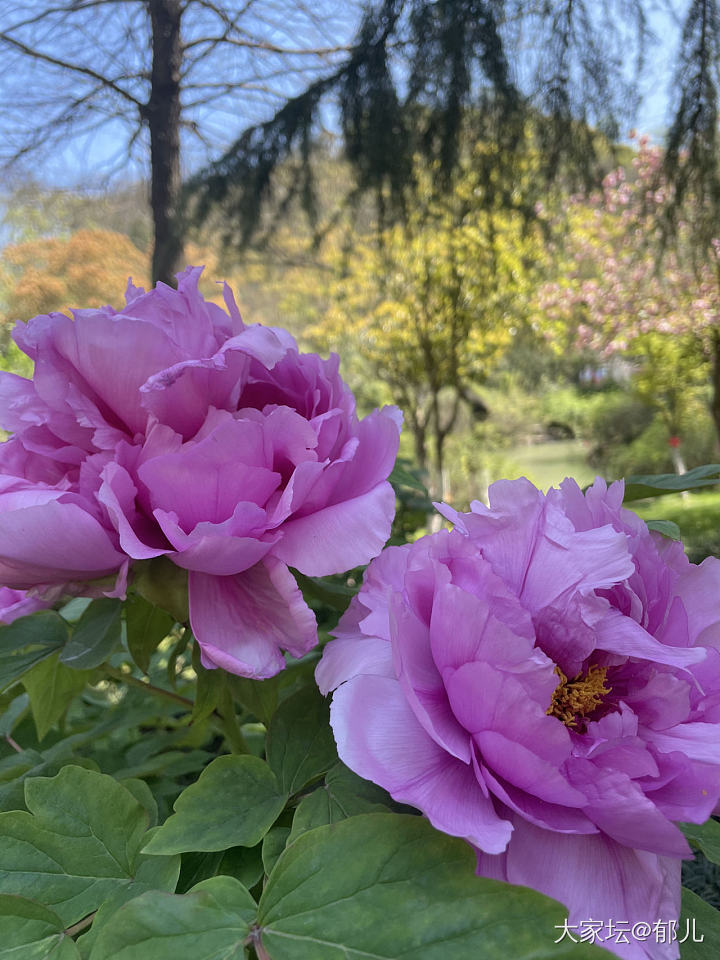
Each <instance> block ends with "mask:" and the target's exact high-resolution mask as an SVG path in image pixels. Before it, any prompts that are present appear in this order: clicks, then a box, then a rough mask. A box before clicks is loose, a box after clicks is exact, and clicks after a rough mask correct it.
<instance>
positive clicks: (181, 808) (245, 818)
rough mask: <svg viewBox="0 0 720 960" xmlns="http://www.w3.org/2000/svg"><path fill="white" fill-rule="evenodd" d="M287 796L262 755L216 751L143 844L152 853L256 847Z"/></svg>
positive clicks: (147, 851) (283, 804)
mask: <svg viewBox="0 0 720 960" xmlns="http://www.w3.org/2000/svg"><path fill="white" fill-rule="evenodd" d="M286 800H287V796H286V794H285V793H283V792H282V791H281V789H280V787H279V786H278V782H277V780H276V778H275V776H274V774H273V772H272V770H271V769H270V767H269V766H268V765H267V764H266V763H265V761H264V760H260V759H259V757H253V756H250V755H247V754H246V755H243V756H225V757H218V758H217V759H216V760H213V762H212V763H210V764H208V766H207V767H206V768H205V769H204V770H203V772H202V773H201V774H200V777H199V778H198V780H197V782H196V783H193V784H191V785H190V786H189V787H187V788H186V789H185V790H184V791H183V792H182V793H181V794H180V796H179V797H178V799H177V800H176V801H175V805H174V809H175V813H174V814H173V815H172V816H171V817H169V818H168V819H167V820H166V821H165V823H164V824H163V825H162V826H161V827H160V829H159V830H158V831H157V832H156V833H155V834H154V836H153V837H152V839H151V840H150V842H149V843H148V844H147V846H146V847H145V852H146V853H150V854H171V853H185V852H186V851H213V850H227V848H228V847H233V846H245V847H254V846H255V844H256V843H258V842H259V841H260V840H261V839H262V838H263V836H264V835H265V834H266V833H267V831H268V830H269V828H270V827H271V826H272V824H273V823H274V822H275V820H276V819H277V817H278V815H279V813H280V812H281V810H282V809H283V807H284V806H285V801H286Z"/></svg>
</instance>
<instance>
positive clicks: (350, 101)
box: [0, 0, 720, 533]
mask: <svg viewBox="0 0 720 960" xmlns="http://www.w3.org/2000/svg"><path fill="white" fill-rule="evenodd" d="M653 34H656V35H662V39H663V40H664V49H665V51H666V52H668V54H669V55H670V56H673V55H675V63H676V69H675V75H674V77H673V83H672V92H671V97H670V99H669V102H668V112H667V121H668V126H667V132H666V136H665V139H664V142H663V143H662V144H660V143H658V144H657V145H655V146H653V145H652V144H650V143H648V142H641V141H639V140H638V139H634V140H633V139H628V137H627V136H625V131H626V130H627V129H628V127H629V125H630V122H631V120H632V118H633V114H634V111H635V108H636V107H637V105H638V104H639V103H640V101H641V97H642V82H643V80H642V78H643V77H644V76H645V77H646V80H645V81H644V82H645V83H646V84H647V83H648V82H649V81H648V79H647V77H648V74H647V72H644V71H646V70H647V67H648V65H649V66H650V67H652V66H653V58H652V57H651V56H650V54H651V53H652V51H653V50H654V49H655V50H656V49H657V46H656V47H653ZM671 34H672V35H673V38H674V39H671V38H670V35H671ZM719 37H720V26H719V18H718V4H717V0H630V2H624V0H617V2H613V3H608V4H595V3H591V2H589V0H573V2H568V0H543V2H539V3H528V2H526V0H522V2H521V0H501V2H498V0H493V2H490V0H436V2H430V0H375V2H372V3H369V4H364V5H363V4H360V3H358V4H355V3H350V4H346V5H343V6H342V7H338V6H337V5H331V4H325V3H324V2H320V3H315V4H313V5H304V4H302V3H294V2H290V0H254V2H251V3H249V4H247V3H241V2H240V0H238V2H235V0H184V2H181V0H162V2H161V0H30V2H26V3H19V2H17V3H16V2H14V0H8V2H7V3H6V4H4V5H3V6H2V9H0V47H2V49H3V50H4V57H3V60H2V63H1V64H0V92H1V93H2V97H1V98H0V122H2V125H3V130H4V132H5V134H6V136H5V139H4V142H3V144H2V145H0V154H1V155H2V158H3V159H4V160H5V161H6V162H7V163H8V164H9V166H8V167H7V170H8V179H7V181H6V182H7V184H8V186H7V188H6V190H5V195H4V198H3V205H4V223H3V231H2V234H0V240H1V242H2V243H3V244H4V245H5V246H4V249H3V250H2V253H1V254H0V313H1V314H2V316H3V318H4V319H3V321H2V324H3V330H4V340H3V344H4V345H5V346H4V347H3V352H4V353H5V354H6V356H5V360H4V363H5V364H6V365H8V364H9V365H12V364H13V363H16V362H17V357H9V356H8V355H7V350H8V349H10V348H8V347H7V343H8V337H7V333H8V331H9V327H10V325H11V323H12V322H13V321H14V320H15V319H16V318H18V317H22V316H28V315H30V314H31V313H34V312H39V311H44V310H47V309H68V308H69V307H71V306H79V305H90V304H94V303H100V302H105V301H108V300H109V301H110V302H113V303H115V304H118V303H119V302H120V300H121V295H122V291H123V289H124V287H125V283H126V279H127V275H128V274H130V273H132V274H134V275H135V276H136V277H138V276H143V275H144V276H146V277H148V278H149V279H152V278H155V279H157V278H162V279H164V280H166V281H171V280H172V273H173V270H174V269H175V266H176V265H179V264H180V263H181V262H184V261H185V260H187V261H190V262H192V261H194V262H206V263H207V264H208V270H207V271H206V278H205V279H204V281H203V289H204V291H205V293H206V295H207V294H208V293H212V291H213V289H214V288H213V286H212V284H213V281H214V280H216V279H218V278H221V277H226V278H227V279H228V280H230V281H231V282H232V283H233V285H234V286H235V287H236V289H237V290H238V292H239V299H240V303H241V307H242V309H243V311H244V313H245V314H246V316H247V319H248V320H249V321H250V322H254V321H261V322H264V323H270V324H281V325H284V326H288V327H290V328H291V329H292V330H293V332H294V333H295V334H296V335H297V336H298V338H299V339H300V340H301V343H302V345H303V346H305V347H312V348H318V347H320V348H322V349H323V350H335V351H338V352H341V353H342V357H343V369H344V372H345V376H346V377H347V378H348V379H349V380H350V382H351V383H352V386H353V388H354V389H355V390H356V393H357V395H358V397H359V402H360V404H361V406H362V407H363V409H365V408H367V407H370V406H372V405H375V404H376V403H379V402H387V401H393V402H396V403H398V404H399V405H401V406H402V407H403V408H404V409H405V413H406V424H407V429H406V436H405V438H404V440H403V444H404V447H403V456H404V457H405V460H406V462H407V466H408V468H409V469H410V470H411V471H412V470H413V469H415V470H417V471H419V472H420V474H421V475H422V477H423V478H424V480H425V481H426V482H427V483H428V485H429V486H430V487H431V488H432V493H433V495H434V496H444V497H446V498H451V499H453V500H454V502H455V503H456V504H458V505H460V506H462V505H463V504H464V503H466V502H467V501H468V500H469V499H471V498H472V497H474V496H478V495H479V496H482V495H483V492H484V490H485V489H486V487H487V484H488V483H489V482H491V481H492V480H493V479H494V478H496V477H497V476H499V475H513V474H518V473H526V474H528V475H530V476H531V478H532V479H533V480H535V481H536V482H538V483H540V484H541V485H547V484H549V483H551V482H557V481H558V480H560V479H562V476H563V475H565V474H566V473H572V474H574V475H576V476H577V477H578V479H580V481H581V482H586V481H589V480H590V479H591V478H592V475H593V473H594V472H595V471H600V472H602V473H604V474H605V475H606V476H607V477H608V478H609V479H612V478H613V477H614V476H617V475H619V474H622V473H631V472H646V471H648V470H650V471H654V470H671V469H673V468H675V469H681V468H682V466H683V464H684V465H686V466H688V467H690V466H693V465H695V464H697V463H700V462H706V461H707V460H708V459H711V458H712V457H714V456H715V454H714V447H715V443H716V439H715V437H716V433H717V430H716V426H715V425H717V424H718V423H720V412H718V411H719V410H720V399H718V398H720V363H718V357H719V356H720V334H719V333H718V331H719V330H720V326H719V325H718V317H717V308H718V304H719V302H720V293H719V291H720V285H719V278H720V272H719V269H718V266H719V262H718V257H717V253H716V247H717V244H716V243H714V242H713V241H716V233H717V230H716V224H717V223H718V222H720V219H719V217H720V208H719V207H718V204H720V187H719V186H718V183H719V182H720V178H719V177H718V166H717V143H716V131H717V120H718V118H717V89H718V69H719V63H718V60H719V55H718V51H719V50H720V43H719V42H718V38H719ZM656 39H657V38H656ZM675 47H676V48H677V49H676V50H675V49H674V48H675ZM671 48H672V49H671ZM101 161H102V164H101ZM101 166H102V173H103V177H104V179H99V178H98V176H96V172H97V173H98V174H99V172H100V167H101ZM148 197H149V198H150V200H151V201H152V204H151V205H148V203H147V200H148ZM112 232H114V233H115V234H116V235H122V239H118V238H117V236H115V237H113V235H112ZM101 236H102V237H104V239H102V240H101V239H100V237H101ZM128 243H129V244H130V246H127V244H128ZM78 258H79V259H78ZM119 261H122V262H119ZM78 263H81V264H83V266H84V271H78V270H75V271H74V272H73V269H72V267H73V264H75V266H77V264H78ZM80 273H84V274H85V275H84V276H80V275H79V274H80ZM217 293H219V290H218V289H215V294H217ZM713 410H714V411H715V421H713ZM413 465H414V466H413ZM698 502H699V499H698ZM686 507H687V505H685V506H684V507H683V509H686ZM703 509H704V510H705V511H706V512H707V504H705V506H704V508H703ZM686 512H687V510H686ZM718 520H719V521H720V512H719V513H718ZM719 525H720V523H719ZM405 533H407V530H405Z"/></svg>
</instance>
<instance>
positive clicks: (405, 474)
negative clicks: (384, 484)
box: [388, 462, 428, 497]
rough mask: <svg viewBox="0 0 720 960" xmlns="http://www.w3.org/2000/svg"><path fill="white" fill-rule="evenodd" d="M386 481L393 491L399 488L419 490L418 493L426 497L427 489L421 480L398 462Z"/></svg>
mask: <svg viewBox="0 0 720 960" xmlns="http://www.w3.org/2000/svg"><path fill="white" fill-rule="evenodd" d="M388 480H389V481H390V483H391V484H392V487H393V489H394V490H397V489H398V488H399V487H409V488H410V489H411V490H419V491H420V493H424V494H425V496H426V497H427V496H428V492H427V487H426V486H425V484H424V483H423V482H422V480H421V479H420V478H419V477H418V476H416V475H415V473H413V472H412V471H411V470H409V469H407V468H406V467H404V466H402V465H401V464H400V463H399V462H396V464H395V466H394V467H393V469H392V473H391V474H390V476H389V477H388Z"/></svg>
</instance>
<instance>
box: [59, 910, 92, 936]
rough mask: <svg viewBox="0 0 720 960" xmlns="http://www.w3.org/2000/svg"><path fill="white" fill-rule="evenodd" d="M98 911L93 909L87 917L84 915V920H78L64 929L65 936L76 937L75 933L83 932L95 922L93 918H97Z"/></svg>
mask: <svg viewBox="0 0 720 960" xmlns="http://www.w3.org/2000/svg"><path fill="white" fill-rule="evenodd" d="M96 913H97V910H93V912H92V913H89V914H88V915H87V916H86V917H83V919H82V920H78V922H77V923H74V924H73V925H72V926H71V927H68V928H67V929H66V930H64V931H63V932H64V934H65V936H66V937H74V936H75V934H77V933H82V931H83V930H85V928H86V927H89V926H90V924H91V923H92V922H93V920H94V919H95V914H96Z"/></svg>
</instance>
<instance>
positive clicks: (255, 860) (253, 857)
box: [218, 843, 264, 890]
mask: <svg viewBox="0 0 720 960" xmlns="http://www.w3.org/2000/svg"><path fill="white" fill-rule="evenodd" d="M262 847H263V845H262V843H258V844H256V845H255V846H254V847H231V848H230V849H229V850H226V851H225V853H224V854H223V858H222V860H221V861H220V866H219V867H218V873H222V874H225V875H226V876H228V877H235V879H236V880H239V881H240V883H241V884H242V885H243V886H244V887H247V888H248V890H250V889H251V888H252V887H254V886H255V884H256V883H257V882H258V880H261V879H262V875H263V872H264V864H263V859H262Z"/></svg>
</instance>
